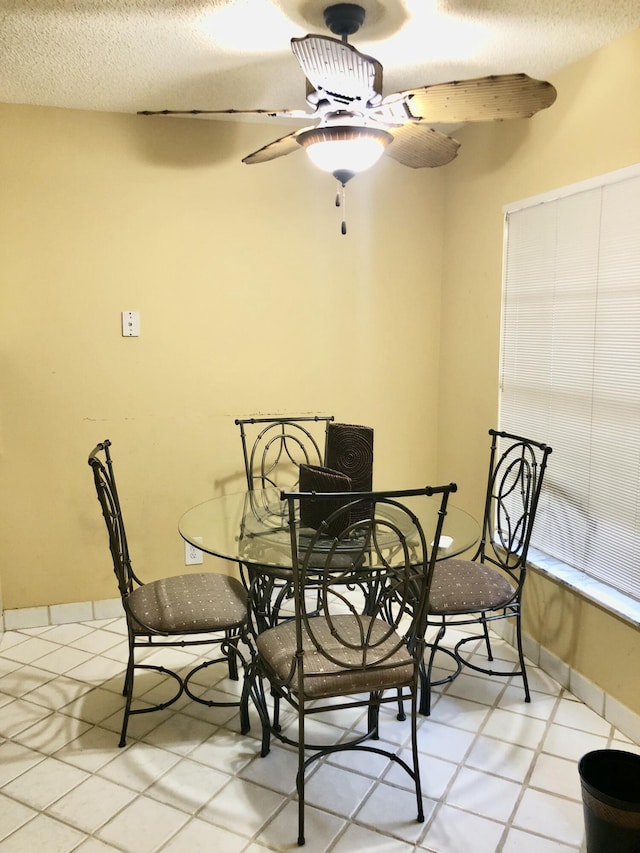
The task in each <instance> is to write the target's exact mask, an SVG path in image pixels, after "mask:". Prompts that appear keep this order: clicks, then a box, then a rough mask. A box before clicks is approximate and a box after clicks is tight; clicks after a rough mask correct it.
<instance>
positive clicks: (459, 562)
mask: <svg viewBox="0 0 640 853" xmlns="http://www.w3.org/2000/svg"><path fill="white" fill-rule="evenodd" d="M489 435H490V436H491V453H490V458H489V475H488V480H487V491H486V498H485V505H484V511H483V524H482V536H481V539H480V543H479V545H478V549H477V551H476V553H475V554H474V555H473V557H472V559H469V560H464V559H457V558H452V559H448V560H441V561H439V562H438V563H437V564H436V569H435V571H434V575H433V583H432V585H431V595H430V600H429V616H428V619H427V625H428V626H431V627H434V626H435V627H436V628H437V633H436V637H435V640H434V641H433V643H430V649H429V651H428V653H427V660H426V661H425V663H424V664H423V667H422V670H421V699H420V712H421V713H423V714H427V715H428V714H429V713H430V711H431V688H432V687H433V686H435V685H438V684H444V683H447V682H449V681H452V680H453V679H454V678H455V677H456V676H457V675H458V674H459V673H460V671H461V669H462V667H463V666H466V667H469V668H470V669H473V670H475V671H477V672H481V673H485V674H487V675H497V676H503V677H512V676H522V680H523V683H524V692H525V701H526V702H529V701H530V694H529V683H528V680H527V672H526V667H525V660H524V654H523V651H522V628H521V614H522V592H523V587H524V582H525V579H526V576H527V553H528V550H529V542H530V540H531V533H532V530H533V525H534V522H535V518H536V510H537V508H538V501H539V499H540V491H541V489H542V482H543V479H544V475H545V470H546V467H547V458H548V456H549V454H550V453H551V448H550V447H548V446H547V445H546V444H541V443H539V442H536V441H532V440H531V439H528V438H523V437H522V436H518V435H512V434H511V433H507V432H498V431H497V430H494V429H490V430H489ZM504 619H512V620H514V625H515V645H516V649H517V653H518V667H517V668H515V669H508V670H507V669H504V668H502V669H495V668H494V667H493V666H491V662H492V661H493V654H492V651H491V642H490V639H489V625H490V624H491V623H493V622H496V621H500V620H504ZM474 624H475V625H478V626H479V628H480V630H481V633H480V634H479V635H478V634H477V633H473V634H472V635H471V636H465V637H463V638H462V639H461V640H460V641H459V642H457V643H456V645H455V647H454V648H453V650H452V649H446V648H444V647H443V646H442V645H441V643H442V640H443V638H444V636H445V632H446V630H447V627H453V626H457V627H459V626H466V625H474ZM477 640H483V641H484V645H485V647H486V653H487V665H486V666H485V665H484V664H482V663H480V662H479V661H478V659H477V657H475V658H474V661H471V660H470V657H471V656H470V655H467V656H464V655H463V653H462V649H463V647H464V646H465V645H466V644H468V643H472V642H475V641H477ZM438 652H443V653H444V654H447V655H448V656H449V657H450V658H452V659H453V662H454V670H453V672H451V673H449V674H448V675H446V676H444V677H442V678H439V679H438V680H433V679H432V674H433V667H434V661H435V658H436V654H437V653H438Z"/></svg>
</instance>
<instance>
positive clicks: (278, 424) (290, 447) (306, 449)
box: [235, 415, 335, 627]
mask: <svg viewBox="0 0 640 853" xmlns="http://www.w3.org/2000/svg"><path fill="white" fill-rule="evenodd" d="M334 420H335V418H334V416H333V415H292V416H284V415H283V416H277V415H275V416H272V417H263V418H236V419H235V424H236V426H238V427H240V438H241V441H242V455H243V459H244V467H245V476H246V479H247V489H248V492H249V502H250V507H251V509H253V511H254V512H255V513H256V514H257V515H259V516H260V518H261V522H262V523H263V524H264V523H265V517H266V516H267V515H268V513H269V507H268V506H267V505H265V504H264V502H261V503H258V502H259V501H260V494H261V492H262V491H263V490H265V489H269V488H278V478H277V476H276V468H277V465H278V464H279V462H280V461H281V460H282V459H283V458H284V459H285V460H288V463H291V465H293V466H299V464H300V462H305V463H307V464H309V465H322V464H324V459H325V455H326V449H327V439H328V429H329V424H330V423H331V422H333V421H334ZM313 424H321V425H323V427H324V442H323V443H322V442H321V441H320V436H319V435H318V436H316V435H314V434H313V433H312V431H311V429H310V428H311V427H312V425H313ZM247 426H256V428H257V434H256V435H254V436H253V437H252V436H250V435H248V434H247V429H246V428H247ZM274 447H275V448H277V449H276V450H275V452H274V454H273V457H270V455H269V454H270V452H271V451H273V450H274ZM296 450H297V451H298V453H297V454H296V452H295V451H296ZM296 457H298V458H296ZM258 463H259V464H258ZM265 466H266V467H265ZM296 486H298V482H297V481H294V482H293V483H291V484H290V490H293V489H294V488H296ZM282 523H283V516H282V515H281V514H278V515H275V516H274V517H273V524H274V526H276V527H280V526H282ZM240 572H241V578H242V582H243V583H244V585H245V586H246V588H247V589H249V587H250V586H251V584H252V583H254V584H255V583H261V584H262V597H261V602H262V603H261V607H262V608H263V611H264V618H263V620H262V623H261V627H265V625H266V626H268V625H275V624H276V623H277V622H278V620H279V619H280V618H281V608H282V606H283V604H284V603H285V602H286V601H287V600H289V599H290V597H291V591H292V586H291V579H290V576H288V573H287V574H285V573H283V574H282V576H280V577H275V576H274V575H273V573H269V572H266V573H265V572H262V571H261V570H260V568H258V569H256V568H255V567H247V566H246V565H244V564H241V565H240Z"/></svg>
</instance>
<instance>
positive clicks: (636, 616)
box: [527, 548, 640, 628]
mask: <svg viewBox="0 0 640 853" xmlns="http://www.w3.org/2000/svg"><path fill="white" fill-rule="evenodd" d="M527 557H528V559H527V563H528V565H530V566H532V567H533V568H534V569H536V570H537V571H538V572H540V574H542V575H546V576H547V577H550V578H552V579H553V580H555V581H557V582H558V583H560V584H562V586H565V587H567V588H568V589H572V590H574V591H575V592H578V593H579V594H580V595H582V596H583V597H584V598H587V599H588V600H589V601H593V602H594V603H595V604H597V605H599V606H600V607H603V608H604V609H605V610H610V611H611V612H612V613H614V614H615V615H616V616H619V617H620V619H624V621H625V622H629V623H630V624H631V625H633V626H634V627H636V628H640V601H636V600H635V599H633V598H630V597H629V596H628V595H624V593H622V592H618V590H616V589H613V588H612V587H610V586H607V584H604V583H602V581H598V580H595V578H591V577H589V576H588V575H585V574H584V572H581V571H579V570H578V569H574V568H573V567H572V566H567V565H566V563H561V562H560V561H559V560H556V558H555V557H549V556H548V555H547V554H543V553H542V552H541V551H537V550H536V549H535V548H529V553H528V555H527Z"/></svg>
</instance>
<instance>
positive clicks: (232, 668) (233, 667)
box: [225, 629, 238, 681]
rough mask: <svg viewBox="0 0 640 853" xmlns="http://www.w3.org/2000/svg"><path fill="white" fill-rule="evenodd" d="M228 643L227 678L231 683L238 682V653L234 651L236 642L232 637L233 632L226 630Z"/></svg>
mask: <svg viewBox="0 0 640 853" xmlns="http://www.w3.org/2000/svg"><path fill="white" fill-rule="evenodd" d="M225 635H226V637H227V640H228V643H227V644H226V650H227V667H228V669H229V678H230V679H231V681H238V652H237V650H236V643H237V640H236V639H235V637H234V632H233V631H231V630H230V629H228V630H227V631H226V632H225Z"/></svg>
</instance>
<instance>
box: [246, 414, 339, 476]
mask: <svg viewBox="0 0 640 853" xmlns="http://www.w3.org/2000/svg"><path fill="white" fill-rule="evenodd" d="M334 420H335V418H334V417H333V415H300V416H291V417H286V416H281V417H280V416H274V417H266V418H236V420H235V424H236V426H239V427H240V438H241V440H242V453H243V457H244V469H245V474H246V478H247V489H248V490H249V491H250V492H253V491H255V490H256V488H258V489H266V488H269V487H274V488H280V487H281V484H279V483H278V480H277V477H276V476H275V474H276V471H277V468H278V466H279V465H280V464H281V462H282V459H283V455H284V458H286V459H288V460H289V461H290V462H291V464H292V465H294V466H298V465H299V464H300V461H299V460H298V459H296V454H295V452H294V450H295V449H297V451H298V452H299V454H301V456H302V461H304V462H306V463H307V464H310V465H323V464H324V459H325V455H326V446H327V430H328V427H329V424H330V423H331V422H332V421H334ZM313 423H316V424H324V447H322V448H321V447H320V444H319V442H318V440H317V438H316V437H315V436H314V435H313V433H312V432H311V431H310V429H309V428H308V427H310V426H311V424H313ZM256 424H258V425H263V426H262V428H261V429H260V430H259V432H258V434H257V435H256V436H255V437H254V438H253V439H251V438H250V437H249V436H247V433H246V426H247V425H256ZM274 446H277V451H276V452H275V458H273V459H271V460H269V453H270V451H272V450H273V448H274ZM258 461H259V464H257V463H258ZM295 486H296V483H295V482H294V483H292V484H291V489H292V488H295Z"/></svg>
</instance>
